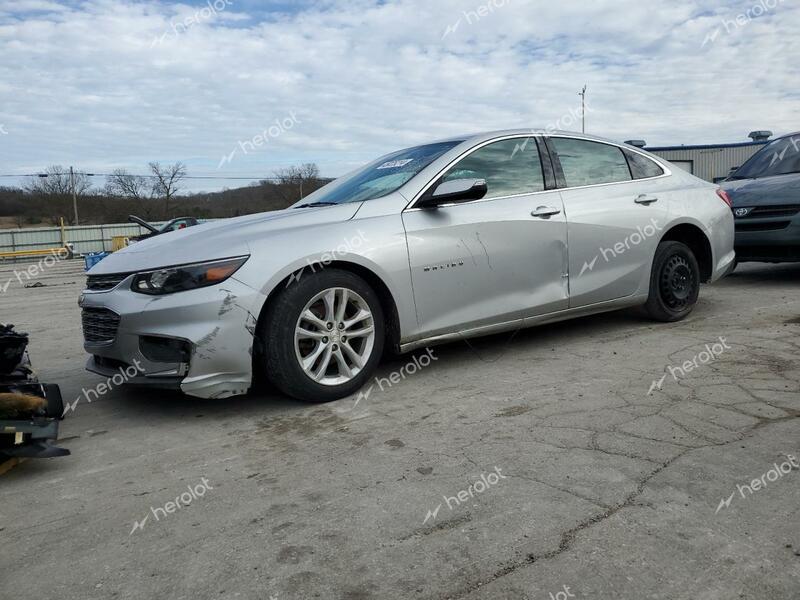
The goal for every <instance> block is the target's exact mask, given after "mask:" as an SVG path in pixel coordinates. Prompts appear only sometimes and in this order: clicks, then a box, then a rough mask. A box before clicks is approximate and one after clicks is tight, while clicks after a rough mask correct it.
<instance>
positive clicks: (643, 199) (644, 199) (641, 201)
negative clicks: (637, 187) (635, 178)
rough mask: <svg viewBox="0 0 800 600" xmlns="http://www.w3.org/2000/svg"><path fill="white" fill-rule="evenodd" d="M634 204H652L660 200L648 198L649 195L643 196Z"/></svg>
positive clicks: (652, 197)
mask: <svg viewBox="0 0 800 600" xmlns="http://www.w3.org/2000/svg"><path fill="white" fill-rule="evenodd" d="M634 202H636V204H652V203H653V202H658V198H656V197H654V196H648V195H647V194H641V195H640V196H639V197H638V198H636V200H634Z"/></svg>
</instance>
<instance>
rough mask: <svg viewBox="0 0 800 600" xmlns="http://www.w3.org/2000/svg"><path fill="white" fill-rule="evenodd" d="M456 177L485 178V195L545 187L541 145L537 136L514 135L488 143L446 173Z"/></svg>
mask: <svg viewBox="0 0 800 600" xmlns="http://www.w3.org/2000/svg"><path fill="white" fill-rule="evenodd" d="M453 179H485V180H486V184H487V186H488V187H489V192H488V193H487V194H486V196H484V198H501V197H504V196H515V195H517V194H530V193H533V192H541V191H543V190H544V175H543V174H542V161H541V159H540V158H539V149H538V148H537V146H536V140H535V139H533V138H513V139H510V140H503V141H501V142H494V143H492V144H487V145H486V146H484V147H483V148H479V149H478V150H476V151H475V152H473V153H472V154H469V155H467V156H466V157H464V158H463V159H461V160H460V161H459V162H458V163H456V164H455V165H453V166H452V167H450V169H449V170H448V171H447V172H446V173H445V174H444V175H443V176H442V181H450V180H453Z"/></svg>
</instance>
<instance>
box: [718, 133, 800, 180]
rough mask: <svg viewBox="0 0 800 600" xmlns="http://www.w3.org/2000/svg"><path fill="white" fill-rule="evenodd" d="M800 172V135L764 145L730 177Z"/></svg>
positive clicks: (769, 175) (739, 177)
mask: <svg viewBox="0 0 800 600" xmlns="http://www.w3.org/2000/svg"><path fill="white" fill-rule="evenodd" d="M798 172H800V135H797V136H789V137H785V138H780V139H778V140H775V141H774V142H771V143H769V144H767V145H766V146H764V147H763V148H762V149H761V150H759V151H758V152H757V153H756V154H755V155H753V157H752V158H750V160H748V161H747V162H746V163H744V165H742V166H741V167H740V168H739V169H738V170H737V171H736V172H735V173H734V174H733V175H732V176H731V177H730V179H756V178H758V177H772V176H774V175H785V174H786V173H798Z"/></svg>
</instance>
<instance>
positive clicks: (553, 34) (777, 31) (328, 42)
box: [0, 0, 800, 185]
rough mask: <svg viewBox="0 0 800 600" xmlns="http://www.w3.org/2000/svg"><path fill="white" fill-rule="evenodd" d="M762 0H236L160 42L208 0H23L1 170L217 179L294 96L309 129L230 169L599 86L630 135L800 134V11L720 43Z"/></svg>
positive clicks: (515, 108)
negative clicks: (276, 2)
mask: <svg viewBox="0 0 800 600" xmlns="http://www.w3.org/2000/svg"><path fill="white" fill-rule="evenodd" d="M220 1H222V0H220ZM754 2H755V0H749V1H747V2H736V3H724V4H723V3H720V2H709V1H703V2H688V1H682V0H681V1H676V2H671V3H670V4H669V5H666V4H655V3H645V2H641V1H639V0H615V1H614V2H611V1H610V0H597V1H595V2H592V3H566V2H562V3H553V2H538V1H530V2H524V1H522V0H507V1H506V2H505V3H503V2H502V0H495V4H494V5H495V6H496V8H493V10H492V11H491V13H490V14H487V15H486V16H483V17H481V18H480V19H478V20H476V19H474V17H470V18H469V19H468V18H467V16H465V14H464V11H477V10H478V7H479V6H480V5H481V4H483V5H489V4H491V0H490V1H489V2H487V1H486V0H484V1H483V2H482V3H481V2H477V1H475V2H474V3H473V2H469V1H464V0H460V1H449V0H444V1H437V2H435V3H434V2H427V1H425V0H399V1H396V2H392V3H380V4H378V3H377V2H366V1H358V2H327V3H324V4H321V5H317V8H303V9H302V10H300V11H299V12H298V11H295V12H294V13H291V12H282V13H273V14H264V13H263V11H259V10H258V7H257V6H256V5H254V4H253V3H252V2H251V3H249V4H248V3H245V2H243V1H242V2H237V0H231V3H230V5H228V6H226V8H225V9H224V10H223V11H220V12H219V13H218V14H216V15H215V16H213V17H211V18H208V19H202V20H198V21H197V22H196V23H193V24H192V26H191V27H188V28H186V30H185V31H181V32H180V33H179V34H170V35H168V36H165V37H164V39H163V42H161V43H160V44H158V45H156V46H155V47H153V45H152V41H153V38H154V37H155V36H162V35H163V34H164V32H165V31H167V30H168V28H169V27H170V24H171V23H174V22H179V21H180V20H182V19H184V18H186V17H188V16H191V15H192V14H195V13H196V11H197V10H199V9H200V8H202V7H203V6H205V4H204V3H200V2H198V3H196V4H195V3H186V2H184V3H181V4H172V5H169V4H162V3H144V4H143V3H139V2H137V3H133V2H126V1H112V0H88V1H87V2H82V3H80V4H79V5H67V4H66V3H56V2H39V1H33V0H28V1H26V2H16V3H14V4H10V3H9V6H6V7H5V8H0V54H2V56H3V61H2V63H0V94H2V97H3V98H4V101H3V103H2V104H1V105H0V123H2V124H4V127H5V129H6V130H7V131H8V132H9V135H5V136H3V137H2V138H1V139H0V164H2V165H3V167H2V169H3V171H4V172H23V171H31V170H41V169H42V168H43V167H44V166H46V165H47V164H50V163H61V164H75V165H76V166H78V165H80V166H81V167H83V168H86V169H91V170H94V171H102V170H104V169H111V168H114V167H127V168H129V169H132V170H140V171H141V170H142V169H143V168H144V165H145V164H146V162H147V161H149V160H164V161H171V160H184V161H186V162H187V163H188V164H189V166H190V171H192V172H193V173H195V174H210V173H211V174H216V173H217V170H216V167H217V164H218V163H219V160H220V156H222V155H223V154H227V153H229V152H230V150H231V148H232V147H233V146H234V145H235V144H236V143H237V142H238V141H239V140H249V139H251V138H252V137H253V136H254V135H256V134H258V133H260V132H262V131H263V130H264V129H265V128H266V127H268V126H269V125H270V124H271V123H272V122H273V121H274V120H275V119H278V118H283V117H285V116H286V115H288V114H289V112H290V111H292V110H294V111H296V114H297V116H298V118H299V120H300V123H299V124H298V125H297V126H296V127H294V128H293V129H292V130H291V131H289V132H287V133H286V134H285V135H281V136H279V137H277V138H275V139H271V140H270V141H269V143H268V144H266V145H265V146H264V147H263V148H262V149H260V150H259V151H258V152H255V153H251V154H249V155H247V156H241V157H238V158H236V159H234V161H233V162H232V163H231V164H229V165H227V166H226V167H224V168H223V169H222V172H224V173H227V174H230V175H236V174H247V175H251V174H255V175H257V174H261V175H268V174H270V172H271V171H272V170H273V169H275V168H277V167H281V166H286V165H288V164H293V163H298V162H305V161H314V162H317V163H319V164H320V165H321V167H322V171H323V173H325V174H328V175H337V174H340V173H342V172H344V171H346V170H347V169H349V168H350V167H352V166H354V165H356V164H359V163H360V162H363V161H364V160H366V159H369V158H372V157H374V156H375V155H377V154H379V153H381V152H385V151H389V150H392V149H396V148H398V147H401V146H403V145H407V144H412V143H416V142H421V141H426V140H430V139H434V138H437V137H444V136H450V135H453V134H459V133H465V132H471V131H481V130H490V129H499V128H506V127H515V126H541V125H545V124H547V123H550V122H553V121H555V120H556V119H558V118H560V117H562V116H563V115H564V114H566V113H568V112H569V111H570V109H574V108H575V107H577V106H578V105H579V98H578V96H577V92H578V91H579V90H580V88H581V87H582V86H583V84H584V83H588V85H589V93H588V99H589V102H590V105H591V106H592V108H593V112H592V113H590V115H589V119H588V130H589V131H590V132H592V133H597V134H601V135H606V136H609V137H613V138H617V139H629V138H644V139H647V141H648V142H649V143H651V144H662V143H704V142H735V141H743V140H744V139H745V136H746V134H747V133H748V132H749V131H751V130H753V129H764V128H766V129H772V130H773V131H775V132H776V133H778V132H786V131H790V130H793V129H797V128H798V126H797V110H796V106H797V99H798V93H797V91H796V89H794V88H793V83H795V82H797V81H798V69H799V67H798V65H797V61H796V57H797V56H798V42H797V38H796V36H795V35H794V32H795V30H796V28H797V25H800V7H798V6H796V5H794V4H793V3H789V2H785V1H784V2H779V3H778V4H777V6H776V7H775V8H774V10H771V11H769V12H767V13H766V14H763V15H762V16H760V17H759V18H755V19H753V20H751V21H749V22H748V23H747V24H746V25H745V26H742V27H740V28H738V29H736V30H734V31H731V32H730V33H729V32H727V31H726V30H725V29H724V28H723V29H722V30H721V32H720V33H719V34H718V35H717V37H716V38H715V39H714V41H713V42H711V43H707V44H706V45H705V46H702V44H703V42H704V39H705V38H706V37H707V36H708V35H709V34H710V33H712V32H713V31H715V30H716V29H718V28H719V27H720V25H721V24H722V19H723V18H725V19H728V20H730V19H735V18H736V16H737V15H738V14H741V13H744V12H745V11H746V10H747V9H748V8H752V6H754ZM256 4H257V3H256ZM254 6H255V8H254ZM458 19H460V20H461V22H460V24H459V27H458V28H457V30H456V31H454V32H451V33H450V34H448V35H447V36H446V37H444V39H443V38H442V35H443V33H444V32H445V30H446V28H447V26H448V25H453V24H454V23H455V22H456V21H457V20H458ZM470 19H471V20H472V23H471V24H470V22H469V21H470ZM577 127H578V126H577V125H576V128H577ZM0 183H2V182H0ZM203 185H205V184H203Z"/></svg>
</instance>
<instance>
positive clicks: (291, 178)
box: [262, 163, 319, 198]
mask: <svg viewBox="0 0 800 600" xmlns="http://www.w3.org/2000/svg"><path fill="white" fill-rule="evenodd" d="M275 180H276V182H277V185H278V186H279V187H278V188H277V190H278V193H280V194H281V195H282V196H283V193H282V192H280V186H288V187H290V188H292V189H295V188H296V189H297V193H299V196H300V198H303V196H305V195H307V194H308V193H309V192H310V191H311V188H312V187H315V186H313V184H315V183H316V182H317V181H319V167H318V166H317V165H316V164H314V163H305V164H302V165H300V166H294V165H292V166H291V167H288V168H286V169H278V170H277V171H275ZM262 183H263V182H262Z"/></svg>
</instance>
